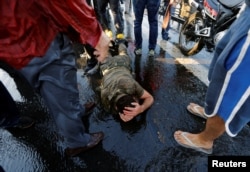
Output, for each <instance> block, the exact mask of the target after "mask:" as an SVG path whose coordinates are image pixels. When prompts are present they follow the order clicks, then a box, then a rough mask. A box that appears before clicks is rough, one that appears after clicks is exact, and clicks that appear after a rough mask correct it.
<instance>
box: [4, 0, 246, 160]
mask: <svg viewBox="0 0 250 172" xmlns="http://www.w3.org/2000/svg"><path fill="white" fill-rule="evenodd" d="M126 1H128V0H124V1H118V0H93V1H85V0H75V1H74V2H73V1H72V2H71V1H58V0H53V1H18V0H12V1H0V8H1V10H0V17H1V23H0V31H1V32H0V60H1V61H4V62H5V63H7V64H8V65H10V66H12V67H13V68H15V70H17V71H18V72H20V73H21V74H22V75H23V76H25V79H27V81H28V82H29V84H30V85H32V86H33V88H34V89H35V90H37V92H38V93H39V94H40V95H41V96H42V98H43V99H44V102H45V104H46V106H47V108H48V110H49V112H50V114H51V115H52V117H53V119H54V121H55V123H56V125H57V128H58V131H59V132H60V134H61V135H62V136H63V137H64V138H65V144H66V145H67V148H66V149H65V153H66V155H68V156H75V155H78V154H79V153H82V152H85V151H87V150H89V149H91V148H93V147H95V146H96V145H97V144H98V143H100V142H101V140H102V139H103V138H104V133H103V132H102V131H99V132H96V133H87V132H86V128H85V126H84V124H83V122H82V118H83V117H84V116H86V114H87V113H88V111H89V110H90V109H91V108H93V106H94V104H86V105H84V106H83V105H81V104H80V102H79V91H78V88H77V80H76V72H77V68H76V64H75V59H76V56H75V52H74V50H73V46H72V42H77V43H80V44H83V45H85V46H90V47H92V48H93V56H94V57H92V58H93V59H92V60H93V61H94V62H93V61H92V63H94V64H95V65H96V64H98V66H99V67H100V70H101V72H102V75H103V83H102V89H101V101H102V102H101V103H102V104H103V107H104V109H106V110H107V111H110V112H112V113H115V114H117V115H119V116H120V118H121V120H122V121H124V122H127V121H130V120H132V119H133V118H135V117H136V116H137V115H139V114H141V113H142V112H144V111H145V110H147V109H148V108H150V107H151V106H152V105H153V102H154V98H153V96H152V95H151V94H150V93H149V92H148V91H147V90H145V89H143V88H142V87H141V86H140V85H139V84H138V83H137V82H136V80H135V79H134V78H133V76H132V74H131V67H130V57H129V56H128V54H127V53H126V51H127V49H126V47H124V46H125V44H123V43H121V44H120V45H119V54H117V55H116V56H111V54H110V52H109V48H110V43H111V40H113V39H116V40H117V39H118V40H119V39H120V40H123V39H125V35H124V13H123V11H122V10H121V6H120V5H121V3H128V4H129V5H128V7H129V8H133V13H134V16H135V17H134V35H135V42H134V43H135V50H134V53H135V55H141V54H142V41H143V37H142V21H143V19H144V11H145V9H147V14H148V15H147V16H148V22H149V39H148V40H149V41H148V55H149V56H155V48H156V42H157V38H158V10H159V7H160V3H161V1H160V0H132V1H129V2H126ZM245 2H246V3H245V4H246V5H245V7H244V9H242V11H241V13H240V15H239V16H238V18H237V20H236V22H235V23H234V24H233V25H232V26H231V27H230V29H229V30H228V32H227V35H226V36H224V37H223V39H222V40H221V41H220V42H219V44H218V45H217V47H216V50H215V53H214V57H213V61H212V63H211V67H210V71H209V76H208V77H209V79H210V84H209V86H208V89H207V95H206V97H205V103H204V108H203V107H201V106H198V105H196V104H193V103H192V104H190V105H189V106H188V110H189V111H190V112H192V113H193V114H195V115H198V116H200V117H202V118H206V120H207V122H206V127H205V129H204V131H202V132H201V133H198V134H192V133H188V132H184V131H176V132H175V133H174V139H175V140H176V141H177V143H178V144H180V145H181V146H184V147H187V148H191V149H194V150H197V151H200V152H204V153H207V154H211V153H212V148H213V142H214V140H215V139H217V138H219V137H220V136H221V135H222V134H223V133H224V132H227V133H228V134H229V135H230V136H236V135H237V133H238V132H239V131H240V130H241V129H242V128H243V127H244V125H246V124H247V123H248V122H249V121H250V116H249V112H250V109H249V106H248V105H249V101H250V98H249V94H250V80H249V77H248V72H247V71H248V70H249V69H250V68H249V67H248V66H249V65H250V60H249V58H248V57H250V48H249V42H250V33H249V32H250V24H249V22H248V21H249V16H250V15H249V14H250V0H245ZM168 4H171V1H166V5H167V6H169V5H168ZM109 8H110V9H111V12H112V18H113V19H114V20H112V22H114V23H113V25H114V26H115V34H113V32H112V28H111V26H110V23H109V22H111V21H109V19H110V16H109V15H110V14H109V11H108V10H109ZM126 11H127V12H128V11H130V10H129V9H125V12H126ZM17 12H18V15H16V13H17ZM34 14H35V15H34ZM166 17H168V22H169V13H168V14H167V15H166ZM168 27H169V24H166V25H164V27H163V31H162V38H163V39H165V40H168V39H169V36H168V33H167V31H168ZM238 28H240V30H239V29H238ZM111 33H112V34H111ZM114 35H115V36H114ZM45 37H46V39H44V38H45ZM95 65H93V66H95ZM249 72H250V71H249ZM218 73H220V75H218ZM0 91H1V99H0V100H1V104H6V107H8V108H7V109H6V108H5V109H3V108H1V109H0V110H1V111H0V112H1V119H0V126H1V127H6V128H7V127H20V126H21V128H26V127H30V126H32V125H33V123H34V122H33V121H29V120H27V119H26V120H25V123H24V124H25V126H23V125H24V124H23V123H22V118H21V117H20V114H19V112H18V109H16V107H15V103H14V102H13V100H12V99H11V96H10V95H9V94H8V91H7V90H6V89H5V88H4V86H3V85H2V83H1V82H0ZM2 95H3V96H2ZM232 97H233V99H232ZM7 100H8V101H7ZM1 107H2V106H1ZM9 107H10V108H9Z"/></svg>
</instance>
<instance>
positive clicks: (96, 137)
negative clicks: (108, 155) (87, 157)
mask: <svg viewBox="0 0 250 172" xmlns="http://www.w3.org/2000/svg"><path fill="white" fill-rule="evenodd" d="M90 136H91V138H90V141H89V143H88V144H87V145H86V146H83V147H77V148H67V149H65V154H66V155H67V156H76V155H78V154H80V153H83V152H86V151H88V150H90V149H92V148H93V147H95V146H96V145H98V143H100V142H101V141H102V140H103V137H104V133H103V132H97V133H90Z"/></svg>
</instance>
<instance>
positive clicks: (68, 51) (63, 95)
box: [21, 34, 90, 147]
mask: <svg viewBox="0 0 250 172" xmlns="http://www.w3.org/2000/svg"><path fill="white" fill-rule="evenodd" d="M76 72H77V70H76V64H75V53H74V51H73V48H72V45H71V43H70V40H69V39H68V38H67V36H65V35H62V34H58V35H57V36H56V38H55V39H54V41H53V42H52V43H51V45H50V47H49V49H48V51H47V52H46V54H45V55H44V56H43V57H36V58H34V59H32V60H31V61H30V63H29V64H28V65H27V66H26V67H24V68H22V70H21V73H22V74H23V75H24V76H25V77H26V78H27V80H28V81H29V82H30V84H31V85H32V86H34V87H35V88H36V89H38V90H39V91H40V94H41V96H42V97H43V99H44V102H45V104H46V105H47V107H48V109H49V112H50V113H51V115H53V118H54V120H55V122H56V125H57V128H58V129H59V132H60V133H61V134H62V135H63V136H64V137H65V140H66V144H67V146H69V147H80V146H85V145H86V144H87V143H88V142H89V140H90V135H89V134H87V133H85V127H84V125H83V123H82V119H81V117H82V116H83V115H84V112H85V109H84V107H83V106H82V105H80V102H79V92H78V89H77V80H76Z"/></svg>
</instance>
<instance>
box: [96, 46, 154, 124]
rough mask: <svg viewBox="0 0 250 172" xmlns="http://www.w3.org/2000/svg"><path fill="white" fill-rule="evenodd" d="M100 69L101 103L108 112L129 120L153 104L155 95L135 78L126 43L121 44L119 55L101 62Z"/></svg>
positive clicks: (125, 120) (126, 120)
mask: <svg viewBox="0 0 250 172" xmlns="http://www.w3.org/2000/svg"><path fill="white" fill-rule="evenodd" d="M100 70H101V73H102V75H103V78H102V83H101V103H102V105H103V106H104V109H105V110H106V111H107V112H111V113H112V114H119V115H120V118H121V119H122V120H123V121H124V122H128V121H130V120H132V119H133V118H135V117H136V116H137V115H139V114H141V113H142V112H144V111H145V110H147V109H148V108H149V107H150V106H151V105H152V104H153V102H154V98H153V96H152V95H151V94H150V93H149V92H148V91H146V90H145V89H144V88H142V86H141V85H140V84H139V83H138V82H137V81H136V80H135V79H134V78H133V75H132V72H131V59H130V58H129V56H128V54H127V47H126V46H125V45H124V44H119V55H116V56H113V57H112V56H109V57H108V58H106V59H105V60H104V61H103V62H101V63H100Z"/></svg>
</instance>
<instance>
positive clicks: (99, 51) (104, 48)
mask: <svg viewBox="0 0 250 172" xmlns="http://www.w3.org/2000/svg"><path fill="white" fill-rule="evenodd" d="M109 44H110V38H109V37H108V36H107V35H106V34H105V33H104V32H102V34H101V37H100V39H99V42H98V43H97V45H96V47H95V51H94V55H95V56H96V58H97V60H98V61H99V62H102V61H104V60H105V59H106V58H107V57H108V54H109Z"/></svg>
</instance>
